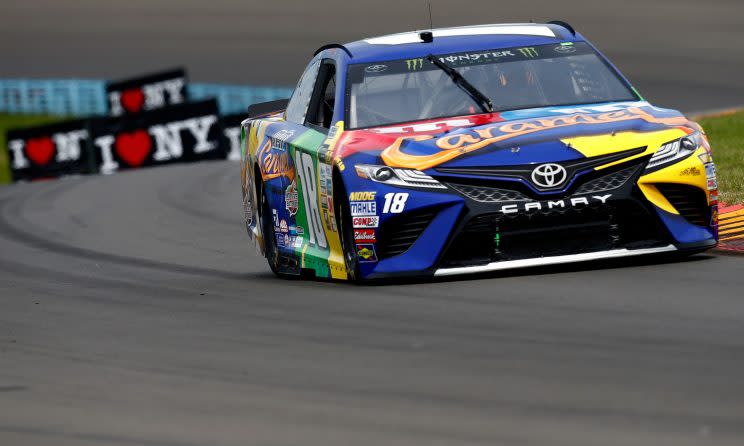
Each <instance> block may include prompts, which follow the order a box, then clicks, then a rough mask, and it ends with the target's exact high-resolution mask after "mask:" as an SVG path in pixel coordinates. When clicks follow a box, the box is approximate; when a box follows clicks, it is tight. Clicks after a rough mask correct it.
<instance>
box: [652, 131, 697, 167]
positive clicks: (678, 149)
mask: <svg viewBox="0 0 744 446" xmlns="http://www.w3.org/2000/svg"><path fill="white" fill-rule="evenodd" d="M702 145H703V135H702V134H701V133H700V132H695V133H692V134H691V135H688V136H684V137H682V138H679V139H676V140H674V141H670V142H668V143H666V144H664V145H662V146H661V147H660V148H659V150H657V151H656V153H654V155H653V156H652V157H651V159H650V160H648V164H646V172H650V171H654V170H658V169H661V168H663V167H666V166H668V165H670V164H674V163H676V162H678V161H680V160H682V159H684V158H687V157H688V156H690V155H692V154H693V153H695V151H696V150H697V149H698V147H700V146H702Z"/></svg>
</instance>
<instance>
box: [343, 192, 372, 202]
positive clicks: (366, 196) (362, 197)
mask: <svg viewBox="0 0 744 446" xmlns="http://www.w3.org/2000/svg"><path fill="white" fill-rule="evenodd" d="M376 194H377V192H352V193H350V194H349V201H374V199H375V195H376Z"/></svg>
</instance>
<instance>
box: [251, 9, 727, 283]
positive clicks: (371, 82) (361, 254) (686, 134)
mask: <svg viewBox="0 0 744 446" xmlns="http://www.w3.org/2000/svg"><path fill="white" fill-rule="evenodd" d="M680 93H683V92H680ZM241 150H242V158H241V174H242V176H241V178H242V193H243V206H244V214H245V225H246V228H247V231H248V234H249V236H250V237H251V238H252V239H253V240H254V241H255V243H256V247H257V249H258V251H259V252H260V253H261V254H263V255H264V256H265V257H266V258H267V260H268V263H269V266H270V268H271V270H272V271H273V272H274V273H276V274H277V275H280V276H283V277H292V276H302V277H319V278H330V279H348V280H354V281H360V280H368V279H384V278H391V277H406V276H429V277H431V276H448V275H459V274H465V273H478V272H488V271H496V270H504V269H510V268H521V267H529V266H538V265H551V264H560V263H568V262H580V261H591V260H595V259H606V258H617V257H626V256H640V255H651V254H661V253H681V254H689V253H695V252H700V251H704V250H706V249H709V248H711V247H714V246H715V245H716V243H717V239H718V234H717V223H718V222H717V199H718V192H717V187H718V185H717V181H716V172H715V167H714V164H713V160H712V157H711V148H710V146H709V144H708V141H707V139H706V136H705V133H704V132H703V129H702V128H701V127H700V126H699V125H698V124H696V123H694V122H692V121H690V120H688V119H687V118H685V117H684V116H683V115H682V114H681V113H679V112H677V111H674V110H669V109H663V108H658V107H656V106H653V105H651V104H650V103H648V102H647V101H645V100H644V99H643V97H642V96H641V95H640V93H639V92H638V91H636V89H635V88H633V86H631V84H630V82H629V81H628V80H627V79H626V78H625V77H623V75H622V74H620V72H619V71H618V70H617V68H616V67H615V66H613V65H612V63H610V61H609V60H608V59H607V58H606V57H605V56H604V55H603V54H602V53H600V52H599V51H598V50H597V48H595V47H594V46H593V45H592V44H591V43H590V42H588V41H587V40H586V39H585V38H584V37H582V36H581V34H579V33H577V32H576V31H575V30H574V29H573V28H572V27H571V26H570V25H569V24H567V23H565V22H560V21H554V22H549V23H529V24H498V25H481V26H469V27H457V28H444V29H433V30H429V31H423V32H405V33H400V34H393V35H387V36H382V37H374V38H367V39H363V40H360V41H356V42H352V43H348V44H345V45H340V44H330V45H325V46H323V47H321V48H320V49H318V50H317V51H316V52H315V55H314V57H313V58H312V60H311V61H310V63H309V64H308V65H307V67H306V68H305V71H304V72H303V73H302V76H301V77H300V79H299V82H298V83H297V86H296V88H295V90H294V92H293V94H292V97H291V98H290V99H289V100H288V101H278V102H272V103H265V104H257V105H255V106H253V107H251V108H250V109H249V117H248V119H246V120H245V121H244V122H243V123H242V137H241Z"/></svg>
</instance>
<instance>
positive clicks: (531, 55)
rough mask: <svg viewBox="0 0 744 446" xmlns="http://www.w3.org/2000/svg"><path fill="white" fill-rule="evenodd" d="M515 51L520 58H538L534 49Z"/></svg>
mask: <svg viewBox="0 0 744 446" xmlns="http://www.w3.org/2000/svg"><path fill="white" fill-rule="evenodd" d="M517 51H518V52H519V54H521V55H522V56H524V57H528V58H530V59H534V58H536V57H537V56H538V54H537V50H536V49H535V47H527V48H517Z"/></svg>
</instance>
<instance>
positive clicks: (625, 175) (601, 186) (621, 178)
mask: <svg viewBox="0 0 744 446" xmlns="http://www.w3.org/2000/svg"><path fill="white" fill-rule="evenodd" d="M640 168H641V166H632V167H628V168H627V169H623V170H619V171H617V172H613V173H611V174H608V175H604V176H601V177H599V178H597V179H595V180H591V181H589V182H587V183H584V184H583V185H582V186H581V187H579V188H578V190H576V194H577V195H581V194H596V193H599V192H605V191H608V190H614V189H617V188H619V187H622V186H623V185H624V184H625V183H626V182H627V181H628V180H629V179H630V178H632V177H633V175H635V174H636V172H638V169H640Z"/></svg>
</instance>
